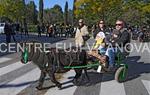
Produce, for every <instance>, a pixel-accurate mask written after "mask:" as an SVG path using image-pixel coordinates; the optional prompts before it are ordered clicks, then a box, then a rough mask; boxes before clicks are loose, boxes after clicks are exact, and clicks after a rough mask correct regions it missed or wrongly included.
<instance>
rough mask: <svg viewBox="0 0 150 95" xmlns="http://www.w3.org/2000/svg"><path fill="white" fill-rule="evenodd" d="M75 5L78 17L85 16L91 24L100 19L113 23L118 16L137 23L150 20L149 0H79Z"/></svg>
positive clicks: (130, 22) (131, 22)
mask: <svg viewBox="0 0 150 95" xmlns="http://www.w3.org/2000/svg"><path fill="white" fill-rule="evenodd" d="M75 7H76V8H75V9H76V10H75V15H76V17H77V18H84V19H85V20H86V21H87V23H88V24H89V25H90V24H94V23H96V22H97V21H98V20H99V19H104V20H105V21H106V23H107V24H111V25H113V24H114V23H115V20H116V19H118V18H122V19H124V20H125V21H127V22H128V23H129V24H136V25H140V24H142V23H147V21H148V20H150V17H149V14H150V2H149V0H79V1H78V2H76V3H75ZM145 16H146V17H145Z"/></svg>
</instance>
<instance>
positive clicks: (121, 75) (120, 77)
mask: <svg viewBox="0 0 150 95" xmlns="http://www.w3.org/2000/svg"><path fill="white" fill-rule="evenodd" d="M126 78H127V69H126V68H125V67H119V68H118V69H117V71H116V73H115V80H116V81H117V82H119V83H121V82H124V81H125V80H126Z"/></svg>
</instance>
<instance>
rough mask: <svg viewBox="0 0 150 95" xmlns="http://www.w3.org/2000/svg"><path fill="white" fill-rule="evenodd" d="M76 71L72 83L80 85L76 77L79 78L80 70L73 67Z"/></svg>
mask: <svg viewBox="0 0 150 95" xmlns="http://www.w3.org/2000/svg"><path fill="white" fill-rule="evenodd" d="M74 70H75V72H76V75H75V77H74V79H73V84H74V85H80V81H78V79H79V78H80V76H81V74H82V70H81V69H74Z"/></svg>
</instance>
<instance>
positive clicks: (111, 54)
mask: <svg viewBox="0 0 150 95" xmlns="http://www.w3.org/2000/svg"><path fill="white" fill-rule="evenodd" d="M117 51H118V50H117V49H115V48H108V49H107V50H106V53H105V55H107V56H108V57H109V66H110V67H114V65H115V54H116V53H117Z"/></svg>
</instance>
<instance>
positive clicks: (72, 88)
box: [45, 70, 77, 95]
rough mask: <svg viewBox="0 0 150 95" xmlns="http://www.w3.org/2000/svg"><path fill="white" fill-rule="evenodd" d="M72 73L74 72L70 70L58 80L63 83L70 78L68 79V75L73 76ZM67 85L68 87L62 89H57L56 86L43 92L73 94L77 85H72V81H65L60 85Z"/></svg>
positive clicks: (56, 94) (47, 94) (49, 94)
mask: <svg viewBox="0 0 150 95" xmlns="http://www.w3.org/2000/svg"><path fill="white" fill-rule="evenodd" d="M74 75H75V72H74V71H73V70H71V71H69V72H67V73H65V74H64V75H63V79H62V80H60V82H61V83H64V82H66V81H70V80H72V79H68V77H70V76H74ZM67 86H68V88H64V89H62V90H59V89H58V88H57V87H54V88H51V89H49V90H48V91H47V92H46V93H45V95H68V94H69V95H73V93H74V92H75V90H76V88H77V87H76V86H74V85H73V84H72V83H67V84H64V85H62V87H67ZM69 86H70V87H69Z"/></svg>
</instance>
